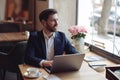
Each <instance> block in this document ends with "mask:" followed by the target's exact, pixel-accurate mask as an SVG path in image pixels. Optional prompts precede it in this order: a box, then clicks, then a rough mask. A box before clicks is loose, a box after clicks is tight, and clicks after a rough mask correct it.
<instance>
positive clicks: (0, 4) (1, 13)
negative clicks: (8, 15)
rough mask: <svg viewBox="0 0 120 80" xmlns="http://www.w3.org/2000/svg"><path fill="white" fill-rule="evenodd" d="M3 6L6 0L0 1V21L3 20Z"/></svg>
mask: <svg viewBox="0 0 120 80" xmlns="http://www.w3.org/2000/svg"><path fill="white" fill-rule="evenodd" d="M5 4H6V0H0V20H3V19H4V18H5Z"/></svg>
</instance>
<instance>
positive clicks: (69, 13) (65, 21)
mask: <svg viewBox="0 0 120 80" xmlns="http://www.w3.org/2000/svg"><path fill="white" fill-rule="evenodd" d="M53 7H54V8H55V9H57V11H58V16H59V19H58V21H59V29H60V30H61V31H63V32H65V33H66V35H67V37H68V38H70V33H69V32H68V28H69V27H70V26H72V25H75V24H76V0H54V6H53Z"/></svg>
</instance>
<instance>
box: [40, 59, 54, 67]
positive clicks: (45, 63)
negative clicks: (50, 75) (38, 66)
mask: <svg viewBox="0 0 120 80" xmlns="http://www.w3.org/2000/svg"><path fill="white" fill-rule="evenodd" d="M52 63H53V60H50V61H48V60H45V61H43V63H42V65H43V66H45V67H51V66H52Z"/></svg>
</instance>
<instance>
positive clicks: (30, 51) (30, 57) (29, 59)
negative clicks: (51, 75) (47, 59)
mask: <svg viewBox="0 0 120 80" xmlns="http://www.w3.org/2000/svg"><path fill="white" fill-rule="evenodd" d="M35 36H36V33H32V34H31V35H30V38H29V40H28V43H27V49H26V54H25V62H26V63H27V64H29V65H33V66H37V67H39V66H40V65H39V63H40V62H41V61H42V60H43V59H42V58H39V57H36V56H35V55H36V51H35V45H34V44H35V42H36V37H35Z"/></svg>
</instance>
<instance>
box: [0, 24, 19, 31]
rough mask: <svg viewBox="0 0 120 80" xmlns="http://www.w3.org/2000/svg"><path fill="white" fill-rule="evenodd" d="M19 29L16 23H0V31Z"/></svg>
mask: <svg viewBox="0 0 120 80" xmlns="http://www.w3.org/2000/svg"><path fill="white" fill-rule="evenodd" d="M19 31H20V30H19V25H18V24H16V23H0V33H6V32H19Z"/></svg>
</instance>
